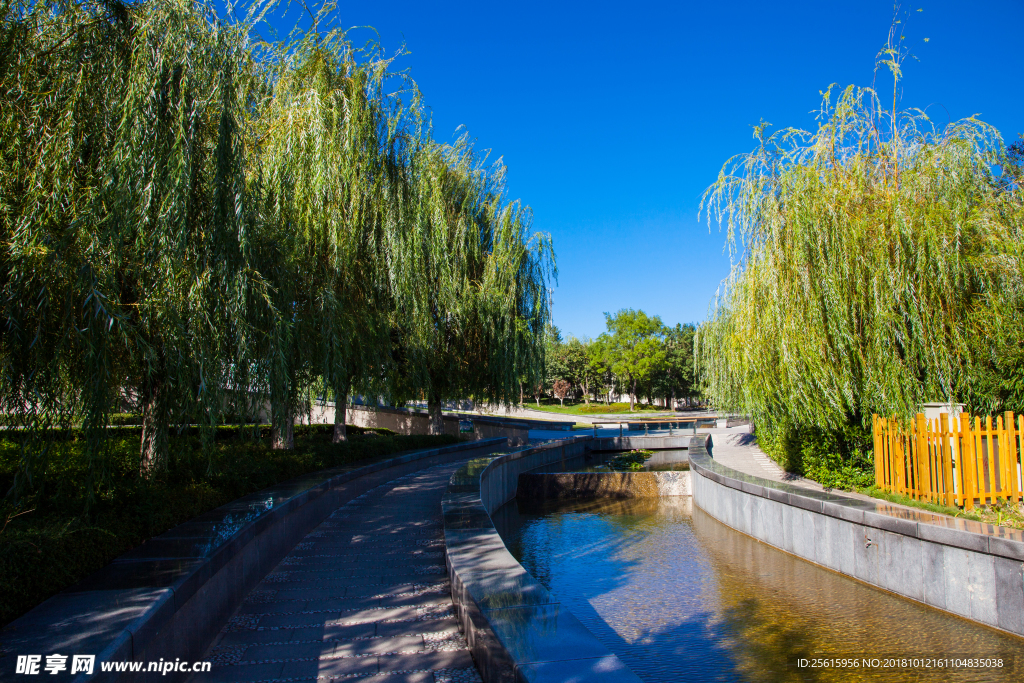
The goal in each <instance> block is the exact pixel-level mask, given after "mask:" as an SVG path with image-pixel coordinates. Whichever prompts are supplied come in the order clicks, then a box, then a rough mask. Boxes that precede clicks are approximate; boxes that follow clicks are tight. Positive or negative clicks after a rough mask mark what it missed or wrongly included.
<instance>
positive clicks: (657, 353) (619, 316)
mask: <svg viewBox="0 0 1024 683" xmlns="http://www.w3.org/2000/svg"><path fill="white" fill-rule="evenodd" d="M604 315H605V324H606V326H607V327H608V332H607V333H606V335H602V336H605V337H606V341H605V344H606V348H607V353H608V357H609V360H610V361H611V362H610V365H611V369H612V371H613V372H614V373H615V374H616V375H618V376H619V377H621V378H622V380H623V381H624V382H625V384H626V386H627V387H628V388H629V392H630V393H629V409H630V411H631V412H632V411H633V410H635V406H636V391H637V385H638V384H639V385H641V386H643V384H645V383H647V382H649V381H650V379H651V377H652V376H653V374H654V372H655V370H656V369H657V368H658V366H659V365H660V364H661V363H662V362H663V361H664V358H665V351H664V349H663V348H662V346H661V342H662V336H663V334H664V332H663V325H662V323H661V318H659V317H658V316H653V317H651V316H648V315H647V314H646V313H644V312H643V311H634V310H633V309H631V308H627V309H622V310H620V311H618V312H617V313H615V314H614V315H611V314H609V313H605V314H604Z"/></svg>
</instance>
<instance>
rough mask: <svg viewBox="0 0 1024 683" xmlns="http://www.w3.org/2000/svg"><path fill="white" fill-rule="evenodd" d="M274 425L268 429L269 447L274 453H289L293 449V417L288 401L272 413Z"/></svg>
mask: <svg viewBox="0 0 1024 683" xmlns="http://www.w3.org/2000/svg"><path fill="white" fill-rule="evenodd" d="M273 412H274V413H275V415H274V424H273V425H271V428H270V447H271V448H273V449H274V450H275V451H290V450H292V449H294V448H295V417H294V416H293V414H292V405H291V402H290V401H285V402H284V405H281V406H278V409H277V410H275V411H273Z"/></svg>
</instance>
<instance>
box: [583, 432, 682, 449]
mask: <svg viewBox="0 0 1024 683" xmlns="http://www.w3.org/2000/svg"><path fill="white" fill-rule="evenodd" d="M584 433H586V432H584ZM692 438H693V435H692V434H686V435H677V436H598V437H596V438H595V439H594V441H593V444H592V445H591V448H590V450H592V451H630V450H634V449H638V448H640V449H651V450H665V449H673V450H682V449H684V448H689V447H690V439H692Z"/></svg>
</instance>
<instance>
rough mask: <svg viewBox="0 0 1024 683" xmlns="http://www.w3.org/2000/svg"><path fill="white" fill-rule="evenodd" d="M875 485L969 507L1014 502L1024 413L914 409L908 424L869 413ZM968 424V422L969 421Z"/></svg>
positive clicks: (1020, 487) (1019, 485)
mask: <svg viewBox="0 0 1024 683" xmlns="http://www.w3.org/2000/svg"><path fill="white" fill-rule="evenodd" d="M873 420H874V428H873V434H874V445H875V485H876V486H878V487H879V488H881V489H884V490H886V491H891V492H894V493H902V494H905V495H908V496H912V497H913V498H916V499H918V500H926V501H930V502H933V503H939V504H943V505H949V506H954V505H956V506H962V507H964V508H966V509H968V510H970V509H971V508H973V507H974V505H975V504H976V503H977V504H979V505H987V504H992V503H996V502H997V501H998V500H999V499H1002V500H1004V501H1008V502H1015V503H1016V502H1019V501H1020V500H1021V499H1022V492H1024V485H1022V483H1024V482H1022V480H1021V465H1020V454H1021V452H1022V450H1024V443H1022V442H1021V438H1022V434H1024V415H1020V416H1018V417H1016V418H1014V415H1013V413H1012V412H1007V413H1005V414H1003V415H999V416H996V418H995V422H993V419H992V417H991V416H988V417H985V418H984V419H982V418H981V417H974V418H973V420H972V418H971V417H970V416H969V415H961V416H960V417H959V418H957V417H954V418H952V419H950V417H949V416H948V415H947V414H946V413H942V414H941V415H940V416H939V417H938V418H937V419H931V420H929V419H927V418H925V416H924V414H922V413H918V414H917V416H916V418H915V419H914V420H913V421H912V422H911V423H910V424H909V425H908V424H906V423H904V422H902V421H900V420H897V419H894V418H884V417H879V416H878V415H875V416H873ZM972 422H973V424H972Z"/></svg>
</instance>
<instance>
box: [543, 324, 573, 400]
mask: <svg viewBox="0 0 1024 683" xmlns="http://www.w3.org/2000/svg"><path fill="white" fill-rule="evenodd" d="M567 350H568V349H567V346H566V343H565V342H564V341H563V340H562V332H561V330H559V329H558V327H556V326H555V325H548V327H547V330H546V331H545V334H544V390H545V391H547V392H549V393H551V394H552V395H554V393H553V392H554V386H555V382H557V381H558V380H560V379H567V378H568V377H569V367H568V363H567V360H568V359H567V357H566V351H567Z"/></svg>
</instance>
